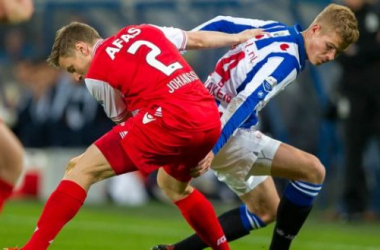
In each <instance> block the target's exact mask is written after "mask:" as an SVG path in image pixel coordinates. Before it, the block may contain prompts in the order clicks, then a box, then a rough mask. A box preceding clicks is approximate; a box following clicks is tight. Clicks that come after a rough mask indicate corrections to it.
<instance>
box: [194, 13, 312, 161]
mask: <svg viewBox="0 0 380 250" xmlns="http://www.w3.org/2000/svg"><path fill="white" fill-rule="evenodd" d="M252 28H261V29H264V30H265V31H266V32H268V33H266V34H264V35H259V36H257V37H255V38H252V39H250V40H248V41H247V42H245V43H242V44H240V45H238V46H236V47H235V48H233V49H231V50H229V51H228V52H227V53H226V54H225V55H224V56H223V57H222V58H221V59H220V60H219V61H218V63H217V64H216V67H215V71H214V72H213V73H212V74H211V75H210V76H209V78H208V80H207V81H206V83H205V85H206V87H207V88H208V90H209V91H210V93H211V94H212V95H213V96H214V97H215V99H216V100H217V102H218V104H219V111H220V112H221V113H222V117H221V120H222V125H223V129H222V135H221V136H220V138H219V140H218V142H217V144H216V145H215V147H214V149H213V151H214V153H215V154H216V153H217V152H218V151H219V150H220V149H221V148H222V147H223V145H224V144H225V143H226V142H227V140H228V139H229V138H230V137H231V135H232V134H233V132H234V131H235V130H236V129H237V128H239V127H241V128H251V127H254V126H256V125H257V123H258V116H257V115H258V112H259V111H260V110H261V109H262V108H263V107H264V106H265V105H266V104H267V103H268V101H269V100H270V99H271V98H273V97H274V96H275V95H276V94H278V93H279V92H280V91H282V90H283V89H284V88H285V87H286V86H288V85H289V84H290V83H291V82H293V81H294V80H295V79H296V77H297V75H298V74H299V73H300V72H301V71H302V70H303V69H304V67H305V62H306V51H305V48H304V41H303V37H302V35H301V28H300V27H299V25H295V26H293V27H289V26H286V25H284V24H282V23H279V22H275V21H263V20H256V19H244V18H234V17H227V16H218V17H216V18H214V19H212V20H210V21H208V22H206V23H204V24H202V25H200V26H198V27H196V28H195V29H194V30H212V31H220V32H225V33H238V32H241V31H243V30H246V29H252Z"/></svg>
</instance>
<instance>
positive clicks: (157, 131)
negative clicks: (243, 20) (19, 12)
mask: <svg viewBox="0 0 380 250" xmlns="http://www.w3.org/2000/svg"><path fill="white" fill-rule="evenodd" d="M259 32H261V31H258V30H247V31H244V32H242V33H239V34H235V35H234V34H231V35H229V34H224V33H218V32H204V31H201V32H185V31H183V30H179V29H176V28H164V27H157V26H152V25H132V26H127V27H124V28H123V29H121V30H120V31H119V32H118V33H117V34H115V35H114V36H111V37H109V38H107V39H101V37H100V36H99V34H98V33H97V31H96V30H95V29H93V28H92V27H90V26H88V25H86V24H83V23H78V22H73V23H71V24H69V25H67V26H65V27H63V28H62V29H60V30H59V31H58V32H57V34H56V38H55V42H54V45H53V48H52V52H51V54H50V56H49V58H48V62H49V63H50V64H51V65H53V66H56V67H60V68H62V69H65V70H67V71H68V72H69V73H72V74H73V76H74V77H75V78H76V79H77V80H83V79H84V80H85V83H86V86H87V88H88V89H89V91H90V92H91V94H92V95H93V96H94V97H95V98H96V99H97V100H98V101H99V103H101V104H102V105H103V106H104V110H105V112H106V113H107V115H108V116H109V117H110V118H111V119H112V120H113V121H115V122H116V123H119V124H118V125H116V126H115V127H114V128H113V129H112V130H111V131H109V132H108V133H107V134H105V135H104V136H103V137H101V138H100V139H99V140H97V141H96V142H95V143H94V144H93V145H91V146H90V147H89V148H88V149H87V150H86V151H85V153H84V154H82V155H81V156H79V157H76V158H74V159H72V160H71V161H70V163H69V165H68V169H67V172H66V174H65V176H64V178H63V180H62V182H61V183H60V184H59V185H58V187H57V189H56V190H55V191H54V192H53V193H52V195H51V196H50V198H49V199H48V201H47V203H46V205H45V208H44V211H43V212H42V215H41V217H40V219H39V221H38V223H37V228H36V230H35V232H34V233H33V235H32V237H31V238H30V240H29V241H28V243H27V244H26V245H25V246H24V247H23V248H22V249H25V250H42V249H47V248H48V246H49V245H50V243H51V242H53V240H54V238H55V236H56V235H57V234H58V233H59V231H60V230H61V229H62V227H63V226H64V225H65V224H66V223H67V222H68V221H69V220H71V219H72V218H73V217H74V216H75V214H76V213H77V212H78V210H79V209H80V207H81V206H82V204H83V202H84V200H85V198H86V195H87V191H88V190H89V188H90V186H91V185H92V184H94V183H96V182H98V181H101V180H103V179H106V178H109V177H112V176H115V175H119V174H123V173H127V172H131V171H136V170H140V171H141V172H142V173H144V174H149V173H151V172H152V171H154V170H157V169H158V177H157V182H158V184H159V186H160V188H161V189H162V190H163V191H164V192H165V193H166V195H167V196H168V197H169V198H170V200H171V201H172V202H173V203H175V205H176V206H177V207H178V208H179V209H180V210H181V212H182V214H183V217H184V218H185V219H186V220H187V221H188V223H189V225H191V226H192V228H193V229H194V230H195V231H196V232H197V234H198V235H199V236H200V237H201V238H202V239H203V240H204V241H205V242H207V244H208V245H209V246H210V247H212V249H229V246H228V243H227V241H226V238H225V236H224V233H223V231H222V228H221V226H220V225H219V222H218V220H217V218H216V215H215V212H214V209H213V207H212V205H211V204H210V203H209V202H208V201H207V200H206V199H205V197H204V196H203V195H202V194H201V193H200V192H198V191H197V190H195V189H194V188H193V187H191V186H190V185H189V181H190V179H191V176H190V172H189V169H190V168H191V167H194V166H196V165H197V163H198V162H199V161H201V160H202V159H203V158H204V157H205V156H206V155H207V153H208V152H209V151H210V150H211V149H212V147H213V146H214V144H215V142H216V141H217V139H218V137H219V135H220V129H221V123H220V119H219V113H218V110H217V107H216V105H215V102H214V99H213V97H211V96H210V95H209V94H208V92H207V90H206V89H205V88H204V86H203V84H202V82H201V81H200V80H199V79H198V76H197V75H196V74H195V73H194V71H193V70H192V69H191V67H190V66H189V65H188V64H187V63H186V61H185V60H184V59H183V58H182V56H181V55H180V52H179V51H181V50H184V49H201V48H216V47H221V46H230V45H234V44H238V43H240V42H243V41H246V40H248V39H249V38H251V37H253V36H255V35H257V34H258V33H259Z"/></svg>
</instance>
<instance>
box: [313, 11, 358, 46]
mask: <svg viewBox="0 0 380 250" xmlns="http://www.w3.org/2000/svg"><path fill="white" fill-rule="evenodd" d="M314 24H320V25H321V26H322V30H323V32H326V33H327V32H335V33H336V34H338V36H339V37H340V38H341V40H342V41H341V42H342V47H343V48H347V47H348V46H349V45H351V44H353V43H356V41H357V40H358V39H359V30H358V21H357V19H356V17H355V14H354V13H353V12H352V11H351V10H350V9H349V8H348V7H346V6H342V5H338V4H329V5H328V6H327V7H326V8H325V9H324V10H323V11H322V12H321V13H319V15H318V16H317V17H316V18H315V19H314V21H313V23H312V24H311V25H314Z"/></svg>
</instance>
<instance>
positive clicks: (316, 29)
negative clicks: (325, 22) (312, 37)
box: [311, 23, 322, 33]
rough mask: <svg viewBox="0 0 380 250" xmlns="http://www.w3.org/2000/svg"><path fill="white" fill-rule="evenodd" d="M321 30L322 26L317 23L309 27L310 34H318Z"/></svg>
mask: <svg viewBox="0 0 380 250" xmlns="http://www.w3.org/2000/svg"><path fill="white" fill-rule="evenodd" d="M321 29H322V26H321V25H320V24H319V23H315V24H313V26H311V30H312V33H318V32H320V31H321Z"/></svg>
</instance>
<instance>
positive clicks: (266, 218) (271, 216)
mask: <svg viewBox="0 0 380 250" xmlns="http://www.w3.org/2000/svg"><path fill="white" fill-rule="evenodd" d="M276 216H277V206H276V207H270V208H268V209H267V210H266V211H265V212H264V213H262V214H261V215H259V217H260V218H261V220H262V221H263V222H264V223H265V224H266V225H268V224H270V223H272V222H274V221H275V220H276Z"/></svg>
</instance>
